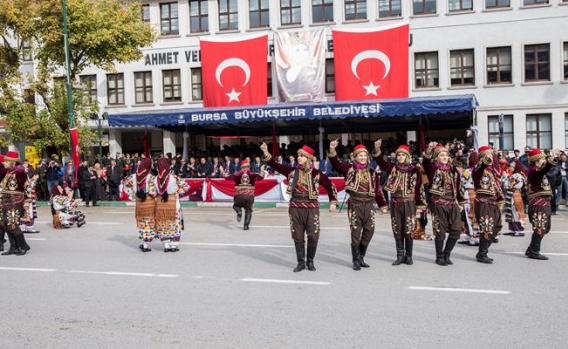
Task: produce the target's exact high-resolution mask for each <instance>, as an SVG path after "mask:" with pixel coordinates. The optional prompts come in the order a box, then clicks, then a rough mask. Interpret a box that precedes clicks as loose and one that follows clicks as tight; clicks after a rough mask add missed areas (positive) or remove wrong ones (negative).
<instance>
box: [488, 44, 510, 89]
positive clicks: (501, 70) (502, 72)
mask: <svg viewBox="0 0 568 349" xmlns="http://www.w3.org/2000/svg"><path fill="white" fill-rule="evenodd" d="M512 69H513V67H512V64H511V47H493V48H488V49H487V84H489V85H491V84H510V83H512V82H513V78H512V75H511V71H512Z"/></svg>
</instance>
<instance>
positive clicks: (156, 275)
mask: <svg viewBox="0 0 568 349" xmlns="http://www.w3.org/2000/svg"><path fill="white" fill-rule="evenodd" d="M63 272H64V273H78V274H102V275H120V276H144V277H169V278H175V277H178V276H179V275H176V274H153V273H129V272H123V271H89V270H63Z"/></svg>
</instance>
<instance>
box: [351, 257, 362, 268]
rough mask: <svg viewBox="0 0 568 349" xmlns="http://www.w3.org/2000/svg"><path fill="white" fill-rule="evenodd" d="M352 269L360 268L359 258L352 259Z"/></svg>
mask: <svg viewBox="0 0 568 349" xmlns="http://www.w3.org/2000/svg"><path fill="white" fill-rule="evenodd" d="M353 270H361V262H360V261H359V259H354V260H353Z"/></svg>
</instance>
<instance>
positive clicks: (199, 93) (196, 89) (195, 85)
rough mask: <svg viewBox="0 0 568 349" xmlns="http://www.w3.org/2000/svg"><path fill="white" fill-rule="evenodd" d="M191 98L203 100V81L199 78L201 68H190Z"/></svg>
mask: <svg viewBox="0 0 568 349" xmlns="http://www.w3.org/2000/svg"><path fill="white" fill-rule="evenodd" d="M190 73H191V100H192V101H202V100H203V81H202V80H201V68H191V69H190Z"/></svg>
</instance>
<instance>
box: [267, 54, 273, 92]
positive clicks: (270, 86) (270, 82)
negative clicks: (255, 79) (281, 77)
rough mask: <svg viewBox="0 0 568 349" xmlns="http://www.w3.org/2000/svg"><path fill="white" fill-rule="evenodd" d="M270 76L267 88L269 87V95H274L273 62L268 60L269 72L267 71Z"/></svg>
mask: <svg viewBox="0 0 568 349" xmlns="http://www.w3.org/2000/svg"><path fill="white" fill-rule="evenodd" d="M266 76H267V77H268V80H267V84H266V88H267V89H268V93H267V96H268V97H272V96H273V95H274V94H273V93H272V63H271V62H268V72H267V73H266Z"/></svg>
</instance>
